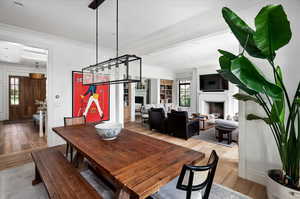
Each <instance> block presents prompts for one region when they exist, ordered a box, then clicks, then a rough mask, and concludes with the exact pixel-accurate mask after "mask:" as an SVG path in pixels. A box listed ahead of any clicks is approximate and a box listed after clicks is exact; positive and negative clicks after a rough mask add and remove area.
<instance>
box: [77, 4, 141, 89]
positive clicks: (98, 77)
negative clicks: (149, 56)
mask: <svg viewBox="0 0 300 199" xmlns="http://www.w3.org/2000/svg"><path fill="white" fill-rule="evenodd" d="M103 2H104V0H94V1H93V2H92V3H91V4H90V5H89V7H90V8H92V9H96V64H95V65H91V66H88V67H85V68H83V69H82V73H83V84H84V85H92V84H94V85H95V84H121V83H134V82H141V78H142V58H141V57H138V56H136V55H128V54H126V55H122V56H119V0H117V5H116V57H115V58H113V59H109V60H106V61H102V62H98V43H99V42H98V9H99V6H100V5H101V4H102V3H103Z"/></svg>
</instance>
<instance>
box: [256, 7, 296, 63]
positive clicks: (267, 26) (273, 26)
mask: <svg viewBox="0 0 300 199" xmlns="http://www.w3.org/2000/svg"><path fill="white" fill-rule="evenodd" d="M255 26H256V32H255V33H254V41H255V43H256V46H257V47H258V48H259V49H260V50H261V52H262V53H263V54H264V55H265V56H267V57H268V58H270V59H274V57H275V51H276V50H278V49H279V48H281V47H283V46H284V45H286V44H287V43H289V41H290V40H291V38H292V31H291V28H290V22H289V21H288V18H287V15H286V14H285V12H284V10H283V7H282V6H281V5H268V6H266V7H264V8H262V9H261V10H260V12H259V13H258V15H257V16H256V17H255Z"/></svg>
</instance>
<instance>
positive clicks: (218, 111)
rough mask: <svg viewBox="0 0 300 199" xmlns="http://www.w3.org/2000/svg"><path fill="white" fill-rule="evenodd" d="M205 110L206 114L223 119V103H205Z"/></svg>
mask: <svg viewBox="0 0 300 199" xmlns="http://www.w3.org/2000/svg"><path fill="white" fill-rule="evenodd" d="M206 109H207V113H208V114H214V115H215V117H216V118H221V119H224V102H206Z"/></svg>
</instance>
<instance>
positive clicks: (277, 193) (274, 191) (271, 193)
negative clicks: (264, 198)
mask: <svg viewBox="0 0 300 199" xmlns="http://www.w3.org/2000/svg"><path fill="white" fill-rule="evenodd" d="M281 173H282V172H281V170H269V172H268V176H267V184H266V186H267V194H268V199H300V191H298V190H295V189H291V188H289V187H286V186H284V185H282V184H280V183H278V182H277V181H276V180H274V179H276V177H275V176H278V175H281Z"/></svg>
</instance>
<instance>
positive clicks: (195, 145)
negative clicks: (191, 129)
mask: <svg viewBox="0 0 300 199" xmlns="http://www.w3.org/2000/svg"><path fill="white" fill-rule="evenodd" d="M125 128H127V129H130V130H133V131H136V132H138V133H142V134H145V135H148V136H151V137H155V138H157V139H161V140H164V141H167V142H171V143H173V144H177V145H181V146H184V147H187V148H190V149H193V150H196V151H200V152H203V153H205V155H206V159H205V160H204V161H203V164H205V163H206V161H207V158H208V157H209V155H210V153H211V151H212V150H216V152H217V153H218V155H219V157H220V161H219V164H218V168H217V172H216V176H215V181H214V182H215V183H218V184H221V185H224V186H226V187H229V188H231V189H233V190H235V191H238V192H240V193H243V194H245V195H248V196H250V197H252V198H253V199H267V196H266V190H265V187H264V186H262V185H260V184H257V183H254V182H251V181H249V180H245V179H242V178H240V177H238V147H237V146H235V147H232V148H230V147H226V146H222V145H218V144H213V143H209V142H206V141H202V140H199V139H194V138H190V139H189V140H187V141H186V140H183V139H179V138H175V137H171V136H168V135H165V134H161V133H158V132H155V131H150V130H148V129H147V127H146V126H145V125H141V123H127V124H126V125H125Z"/></svg>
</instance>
